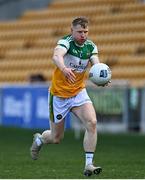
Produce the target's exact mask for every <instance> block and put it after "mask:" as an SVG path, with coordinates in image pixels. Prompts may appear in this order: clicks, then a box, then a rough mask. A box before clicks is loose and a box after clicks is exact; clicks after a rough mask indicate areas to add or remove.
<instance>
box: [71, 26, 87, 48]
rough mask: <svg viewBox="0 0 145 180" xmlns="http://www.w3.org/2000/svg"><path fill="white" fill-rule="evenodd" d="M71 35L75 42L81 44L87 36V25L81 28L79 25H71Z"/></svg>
mask: <svg viewBox="0 0 145 180" xmlns="http://www.w3.org/2000/svg"><path fill="white" fill-rule="evenodd" d="M71 31H72V36H73V38H74V40H75V41H76V42H77V44H79V45H82V44H83V43H84V42H85V41H86V39H87V37H88V27H86V28H83V27H82V26H81V25H77V26H75V27H72V29H71Z"/></svg>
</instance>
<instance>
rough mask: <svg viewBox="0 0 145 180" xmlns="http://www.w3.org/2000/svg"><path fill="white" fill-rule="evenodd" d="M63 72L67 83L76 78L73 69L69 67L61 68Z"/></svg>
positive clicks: (72, 81)
mask: <svg viewBox="0 0 145 180" xmlns="http://www.w3.org/2000/svg"><path fill="white" fill-rule="evenodd" d="M62 72H63V74H64V75H65V77H66V78H67V80H68V82H69V83H74V82H75V80H76V76H75V74H74V73H73V70H72V69H71V68H67V67H65V68H63V70H62Z"/></svg>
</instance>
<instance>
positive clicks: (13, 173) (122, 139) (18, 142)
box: [0, 127, 145, 179]
mask: <svg viewBox="0 0 145 180" xmlns="http://www.w3.org/2000/svg"><path fill="white" fill-rule="evenodd" d="M34 132H36V130H26V129H17V128H4V127H0V179H3V178H8V179H11V178H13V179H17V178H18V179H27V178H31V179H41V178H43V179H49V178H51V179H55V178H56V179H86V177H84V176H83V173H82V172H83V168H84V152H83V145H82V140H83V134H82V135H81V138H80V140H76V139H75V138H74V134H73V132H67V131H66V132H65V138H64V140H63V141H62V143H61V144H59V145H47V146H44V147H43V149H42V151H41V154H40V159H39V160H37V161H33V160H31V158H30V155H29V148H30V146H31V143H32V135H33V133H34ZM41 132H42V130H41ZM95 162H96V164H98V165H99V166H101V167H102V168H103V172H102V173H101V174H100V175H99V176H95V175H94V176H91V179H93V178H95V179H96V178H97V179H103V178H105V179H108V178H109V179H114V178H115V179H121V178H124V179H126V178H127V179H130V178H135V179H138V178H139V179H142V178H145V168H144V167H145V135H139V134H99V135H98V145H97V150H96V154H95Z"/></svg>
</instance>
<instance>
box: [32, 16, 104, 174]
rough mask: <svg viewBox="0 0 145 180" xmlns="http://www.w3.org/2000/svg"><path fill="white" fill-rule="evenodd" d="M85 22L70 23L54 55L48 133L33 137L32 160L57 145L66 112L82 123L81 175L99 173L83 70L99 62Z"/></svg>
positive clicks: (93, 119) (93, 122) (92, 113)
mask: <svg viewBox="0 0 145 180" xmlns="http://www.w3.org/2000/svg"><path fill="white" fill-rule="evenodd" d="M87 37H88V20H87V18H85V17H78V18H75V19H74V20H73V21H72V24H71V34H70V35H67V36H65V37H63V38H62V39H60V40H59V41H58V43H57V46H56V47H55V49H54V53H53V62H54V63H55V65H56V69H55V71H54V74H53V78H52V85H51V87H50V97H49V113H50V117H49V119H50V130H46V131H44V132H43V133H42V134H39V133H36V134H35V135H34V140H33V144H32V146H31V149H30V151H31V157H32V159H34V160H36V159H37V158H38V154H39V151H40V149H41V147H42V145H43V144H51V143H60V140H61V139H62V138H63V136H64V119H65V116H66V115H67V114H68V112H70V111H71V112H72V113H74V114H75V115H76V116H77V117H78V118H79V119H80V120H81V122H82V123H83V125H84V127H85V129H86V131H85V135H84V142H83V146H84V151H85V157H86V161H85V168H84V175H85V176H90V175H92V174H99V173H100V172H101V171H102V168H101V167H96V166H94V165H93V156H94V152H95V148H96V142H97V129H96V124H97V119H96V114H95V110H94V107H93V105H92V102H91V100H90V98H89V96H88V94H87V91H86V88H85V84H84V80H85V72H86V68H87V66H88V64H89V62H91V64H92V65H93V64H95V63H99V59H98V55H97V54H98V50H97V47H96V45H95V44H94V43H93V42H92V41H90V40H88V39H87Z"/></svg>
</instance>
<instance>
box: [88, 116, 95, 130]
mask: <svg viewBox="0 0 145 180" xmlns="http://www.w3.org/2000/svg"><path fill="white" fill-rule="evenodd" d="M96 126H97V121H96V119H95V120H89V121H88V123H87V130H88V131H91V132H96Z"/></svg>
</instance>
